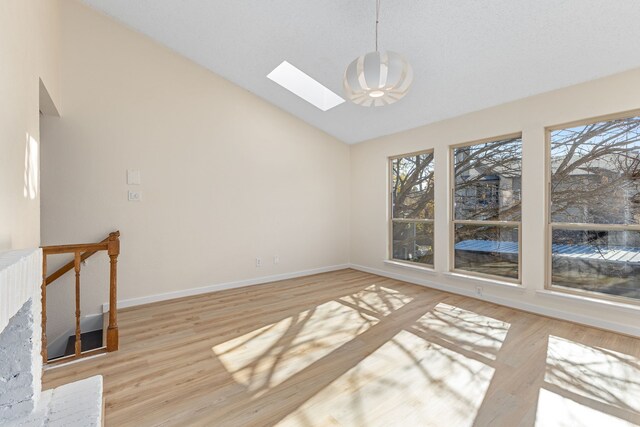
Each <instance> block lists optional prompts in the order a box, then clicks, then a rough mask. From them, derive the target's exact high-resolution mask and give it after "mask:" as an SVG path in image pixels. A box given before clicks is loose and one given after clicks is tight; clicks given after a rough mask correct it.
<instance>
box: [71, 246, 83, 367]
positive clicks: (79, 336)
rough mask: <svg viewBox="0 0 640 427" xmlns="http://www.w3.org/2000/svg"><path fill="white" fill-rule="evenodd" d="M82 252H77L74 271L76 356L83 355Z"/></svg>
mask: <svg viewBox="0 0 640 427" xmlns="http://www.w3.org/2000/svg"><path fill="white" fill-rule="evenodd" d="M80 257H81V255H80V251H75V258H74V262H73V269H74V270H75V272H76V343H75V344H76V345H75V350H76V356H80V353H82V331H81V329H80Z"/></svg>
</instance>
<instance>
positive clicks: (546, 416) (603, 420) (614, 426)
mask: <svg viewBox="0 0 640 427" xmlns="http://www.w3.org/2000/svg"><path fill="white" fill-rule="evenodd" d="M636 397H637V396H636ZM535 425H536V427H588V426H602V427H605V426H606V427H623V426H624V427H631V426H636V424H633V423H630V422H628V421H625V420H621V419H620V418H617V417H615V416H613V415H609V414H605V413H603V412H600V411H598V410H596V409H594V408H591V407H589V406H586V405H582V404H580V403H578V402H576V401H574V400H571V399H569V398H566V397H563V396H560V395H559V394H556V393H553V392H551V391H549V390H545V389H544V388H542V389H540V393H539V395H538V411H537V413H536V424H535Z"/></svg>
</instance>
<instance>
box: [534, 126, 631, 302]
mask: <svg viewBox="0 0 640 427" xmlns="http://www.w3.org/2000/svg"><path fill="white" fill-rule="evenodd" d="M547 135H548V140H549V153H550V159H549V172H550V176H549V202H550V205H549V245H550V248H549V249H550V269H549V270H550V271H549V279H548V281H549V283H550V286H551V287H552V288H555V289H559V290H565V291H569V292H571V291H573V292H576V291H577V292H581V293H588V294H590V295H594V296H601V297H611V298H616V299H621V298H622V299H626V300H627V301H629V300H635V301H640V115H638V114H637V115H635V116H632V117H626V118H620V119H614V120H602V121H595V122H590V123H583V124H576V125H568V126H563V127H560V128H552V129H549V130H548V134H547Z"/></svg>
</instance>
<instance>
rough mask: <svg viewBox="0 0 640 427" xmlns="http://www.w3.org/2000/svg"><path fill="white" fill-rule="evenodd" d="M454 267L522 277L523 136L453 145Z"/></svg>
mask: <svg viewBox="0 0 640 427" xmlns="http://www.w3.org/2000/svg"><path fill="white" fill-rule="evenodd" d="M452 156H453V200H454V208H453V221H452V233H453V240H454V242H453V244H454V254H453V269H454V270H463V271H465V272H471V273H473V274H478V275H483V276H490V277H493V276H497V277H500V278H506V279H509V280H514V281H517V280H519V278H520V265H519V264H520V263H519V254H520V238H519V235H520V217H521V184H522V176H521V175H522V137H521V136H519V135H518V136H513V137H505V138H502V139H497V140H491V141H487V142H479V143H472V144H465V145H462V146H457V147H453V149H452Z"/></svg>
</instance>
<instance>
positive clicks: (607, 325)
mask: <svg viewBox="0 0 640 427" xmlns="http://www.w3.org/2000/svg"><path fill="white" fill-rule="evenodd" d="M345 268H353V269H354V270H359V271H363V272H365V273H370V274H375V275H377V276H382V277H389V278H391V279H396V280H400V281H403V282H407V283H413V284H415V285H420V286H425V287H428V288H433V289H438V290H441V291H444V292H450V293H452V294H457V295H463V296H467V297H470V298H475V299H481V300H483V301H488V302H493V303H495V304H500V305H503V306H506V307H512V308H515V309H519V310H524V311H528V312H531V313H536V314H540V315H543V316H547V317H553V318H556V319H561V320H567V321H569V322H575V323H580V324H583V325H588V326H593V327H596V328H600V329H606V330H610V331H613V332H619V333H622V334H626V335H631V336H635V337H640V327H639V326H634V325H633V324H621V323H616V322H611V321H606V320H600V319H595V318H593V317H589V316H584V315H580V314H575V313H571V312H565V311H560V310H556V309H553V308H549V307H544V306H540V305H536V304H530V303H527V302H522V301H518V300H517V299H509V298H502V297H497V296H493V295H486V294H485V295H483V296H482V297H481V298H479V297H478V296H477V295H476V294H475V293H474V292H473V291H472V290H469V289H465V288H460V287H455V286H450V285H446V284H442V283H438V282H436V281H434V280H427V279H417V278H414V277H410V276H405V275H404V274H399V273H392V272H388V271H385V270H380V269H377V268H371V267H366V266H363V265H359V264H338V265H331V266H327V267H320V268H314V269H310V270H302V271H295V272H292V273H283V274H276V275H272V276H263V277H256V278H253V279H245V280H238V281H235V282H226V283H217V284H215V285H209V286H204V287H200V288H191V289H185V290H180V291H174V292H167V293H163V294H156V295H149V296H145V297H139V298H131V299H124V300H118V308H127V307H135V306H138V305H143V304H150V303H153V302H159V301H167V300H172V299H176V298H183V297H188V296H193V295H200V294H206V293H210V292H217V291H222V290H225V289H235V288H242V287H246V286H254V285H261V284H264V283H269V282H277V281H279V280H287V279H294V278H296V277H304V276H310V275H313V274H319V273H327V272H330V271H336V270H343V269H345ZM517 291H521V289H517ZM102 310H103V312H104V313H107V312H108V311H109V304H108V303H105V304H103V305H102Z"/></svg>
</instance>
